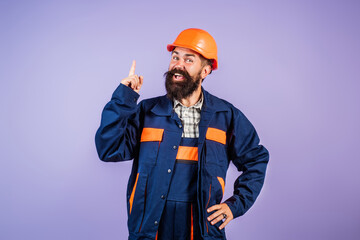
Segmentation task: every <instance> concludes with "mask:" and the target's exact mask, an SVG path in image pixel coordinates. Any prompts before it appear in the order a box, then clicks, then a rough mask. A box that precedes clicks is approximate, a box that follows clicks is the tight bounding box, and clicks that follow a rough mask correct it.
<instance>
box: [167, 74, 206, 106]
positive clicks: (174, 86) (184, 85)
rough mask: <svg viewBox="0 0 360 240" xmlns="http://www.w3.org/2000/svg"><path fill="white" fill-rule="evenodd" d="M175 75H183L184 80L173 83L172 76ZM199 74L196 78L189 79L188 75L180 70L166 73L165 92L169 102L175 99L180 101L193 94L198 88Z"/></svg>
mask: <svg viewBox="0 0 360 240" xmlns="http://www.w3.org/2000/svg"><path fill="white" fill-rule="evenodd" d="M175 73H179V74H181V75H183V77H184V79H183V80H182V81H174V80H173V76H174V74H175ZM200 73H201V72H199V73H198V74H197V75H196V76H194V77H191V76H190V75H189V73H188V72H187V71H185V70H181V69H172V70H170V71H167V72H166V73H165V74H164V77H165V88H166V92H167V94H166V95H167V97H168V98H169V99H170V100H173V99H176V100H178V101H181V99H185V98H187V97H189V96H191V94H193V93H194V92H195V90H196V89H197V88H198V87H199V84H200V81H201V76H200Z"/></svg>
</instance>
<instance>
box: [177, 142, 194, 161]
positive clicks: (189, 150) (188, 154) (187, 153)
mask: <svg viewBox="0 0 360 240" xmlns="http://www.w3.org/2000/svg"><path fill="white" fill-rule="evenodd" d="M176 159H181V160H192V161H197V160H198V148H197V147H185V146H179V150H178V152H177V155H176Z"/></svg>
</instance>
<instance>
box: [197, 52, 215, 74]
mask: <svg viewBox="0 0 360 240" xmlns="http://www.w3.org/2000/svg"><path fill="white" fill-rule="evenodd" d="M199 56H200V59H201V65H202V66H203V67H204V66H206V65H209V66H210V67H211V70H210V73H209V74H211V73H212V65H213V62H214V60H212V59H208V58H205V57H204V56H203V55H201V54H199Z"/></svg>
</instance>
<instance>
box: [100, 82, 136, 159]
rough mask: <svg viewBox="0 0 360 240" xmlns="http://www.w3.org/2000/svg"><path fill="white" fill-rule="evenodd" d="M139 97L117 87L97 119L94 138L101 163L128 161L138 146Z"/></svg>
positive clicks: (130, 91)
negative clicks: (98, 124) (99, 119)
mask: <svg viewBox="0 0 360 240" xmlns="http://www.w3.org/2000/svg"><path fill="white" fill-rule="evenodd" d="M138 98H139V94H137V93H136V92H135V91H133V90H132V89H131V88H129V87H127V86H125V85H123V84H120V85H119V87H118V88H117V89H116V90H115V91H114V93H113V95H112V98H111V101H110V102H108V103H107V104H106V105H105V107H104V110H103V112H102V116H101V124H100V127H99V129H98V130H97V132H96V135H95V144H96V149H97V152H98V155H99V158H100V159H101V160H102V161H105V162H118V161H124V160H131V159H133V158H134V153H135V152H136V151H135V150H136V148H137V145H138V142H139V135H140V132H139V131H140V120H139V119H140V114H141V111H140V109H141V107H140V105H141V104H139V105H137V103H136V102H137V100H138Z"/></svg>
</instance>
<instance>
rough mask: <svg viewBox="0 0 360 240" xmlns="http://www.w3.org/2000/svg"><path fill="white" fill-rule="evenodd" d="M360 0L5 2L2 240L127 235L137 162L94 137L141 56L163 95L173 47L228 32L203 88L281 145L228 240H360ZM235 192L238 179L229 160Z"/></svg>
mask: <svg viewBox="0 0 360 240" xmlns="http://www.w3.org/2000/svg"><path fill="white" fill-rule="evenodd" d="M359 12H360V2H359V1H350V0H342V1H341V0H338V1H325V0H324V1H316V0H315V1H314V0H305V1H304V0H303V1H276V0H275V1H265V0H263V1H235V0H233V1H228V2H225V1H224V2H223V3H220V2H219V1H211V0H209V1H194V0H192V1H178V2H172V1H162V2H161V1H134V3H130V1H127V2H122V1H10V0H8V1H4V0H3V1H1V2H0V29H1V37H0V43H1V44H0V56H1V57H0V68H1V69H0V70H1V71H0V79H1V81H0V82H1V86H0V98H1V99H0V100H1V101H0V107H1V112H2V114H1V118H0V119H1V124H0V139H1V142H0V146H1V166H0V188H1V189H0V190H1V200H0V201H1V204H0V239H16V240H19V239H53V240H63V239H91V240H92V239H109V240H112V239H126V237H127V226H126V220H127V216H126V203H125V200H126V197H125V194H126V184H127V179H128V177H129V174H130V168H131V161H129V162H124V163H103V162H101V161H100V160H99V159H98V157H97V153H96V150H95V144H94V135H95V131H96V130H97V127H98V126H99V123H100V115H101V111H102V108H103V107H104V105H105V104H106V102H107V101H108V100H109V99H110V97H111V94H112V92H113V90H114V89H115V88H116V87H117V85H118V84H119V82H120V80H121V79H122V78H124V77H126V76H127V74H128V71H129V68H130V65H131V61H132V60H133V59H136V60H137V68H136V72H137V73H139V74H142V75H143V76H144V85H143V88H142V89H141V99H144V98H148V97H153V96H157V95H162V94H164V93H165V90H164V86H163V85H164V84H163V82H164V79H163V73H164V72H165V71H166V70H167V67H168V64H169V60H170V55H169V53H168V52H167V51H166V44H168V43H171V42H172V41H173V40H174V39H175V37H176V36H177V34H178V33H179V32H180V31H181V30H183V29H185V28H189V27H198V28H203V29H205V30H207V31H208V32H210V33H211V34H212V35H213V36H214V38H215V39H216V41H217V44H218V49H219V69H218V70H217V71H214V72H213V74H212V75H210V76H209V77H208V78H206V80H205V82H204V87H205V88H206V89H207V90H208V91H209V92H211V93H213V94H214V95H217V96H219V97H221V98H224V99H226V100H228V101H230V102H232V103H233V104H234V105H235V106H237V107H238V108H240V109H241V110H242V111H243V112H244V113H245V114H246V116H247V117H248V118H249V119H250V120H251V122H252V123H253V124H254V125H255V127H256V129H257V131H258V133H259V135H260V138H261V141H262V143H263V144H264V145H265V146H266V147H267V148H268V149H269V151H270V155H271V158H270V164H269V167H268V173H267V177H266V181H265V185H264V188H263V191H262V192H261V194H260V196H259V198H258V200H257V202H256V203H255V205H254V206H253V208H251V209H250V210H249V212H248V213H247V214H245V215H244V216H242V217H239V218H237V219H236V220H234V221H232V222H231V223H230V224H229V225H228V227H227V230H226V231H227V236H228V238H229V239H246V240H248V239H250V240H251V239H276V240H282V239H284V240H289V239H292V240H296V239H299V240H300V239H301V240H303V239H360V207H359V205H360V204H359V203H360V187H359V183H360V175H359V168H360V158H359V153H358V152H359V144H360V141H359V134H360V127H359V122H360V107H359V103H360V96H359V90H360V89H359V88H360V83H359V80H360V79H359V73H360V70H359V69H360V64H359V63H360V60H359V56H360V47H359V45H360V44H359V42H360V27H359V26H360V14H359ZM228 173H229V174H228V178H227V185H226V194H225V198H228V197H229V196H230V195H231V194H232V185H233V181H234V179H235V177H236V174H237V173H236V169H235V167H234V166H233V165H231V167H230V168H229V171H228Z"/></svg>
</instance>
